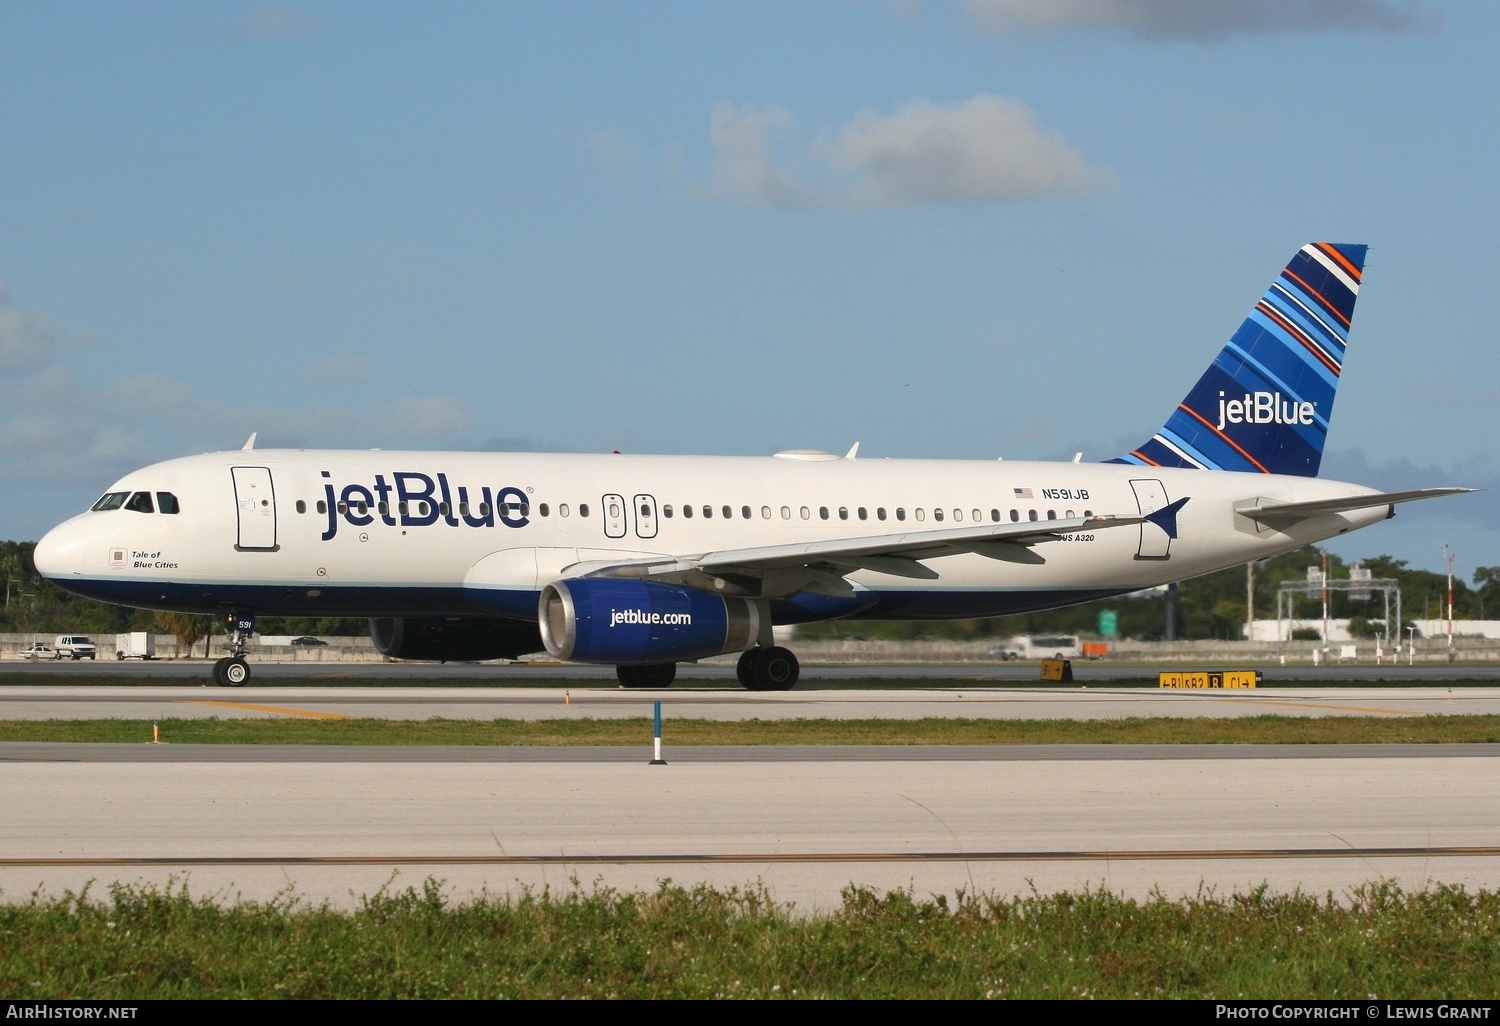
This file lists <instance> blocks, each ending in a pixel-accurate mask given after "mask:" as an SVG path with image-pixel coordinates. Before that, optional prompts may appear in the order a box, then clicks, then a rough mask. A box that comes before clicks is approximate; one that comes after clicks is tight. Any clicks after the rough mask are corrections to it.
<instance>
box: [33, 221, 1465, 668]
mask: <svg viewBox="0 0 1500 1026" xmlns="http://www.w3.org/2000/svg"><path fill="white" fill-rule="evenodd" d="M1366 249H1367V247H1365V246H1362V245H1347V244H1331V243H1326V242H1319V243H1310V244H1308V245H1306V246H1303V247H1302V248H1301V249H1299V250H1298V251H1297V253H1296V254H1295V255H1294V256H1293V257H1292V259H1291V260H1290V262H1288V263H1287V265H1286V267H1285V268H1284V269H1283V270H1282V271H1281V273H1280V274H1279V275H1278V276H1277V277H1276V279H1275V281H1273V282H1272V284H1271V286H1270V288H1269V289H1268V290H1267V291H1266V292H1265V294H1264V295H1263V296H1262V297H1261V299H1260V301H1259V302H1257V303H1256V304H1255V306H1254V308H1253V309H1252V310H1251V312H1250V314H1249V315H1248V316H1247V317H1246V318H1245V320H1244V322H1243V323H1242V324H1241V325H1240V327H1239V330H1238V331H1236V332H1235V334H1234V335H1233V336H1232V337H1231V338H1230V340H1229V341H1228V343H1227V344H1225V346H1224V347H1223V349H1222V350H1221V351H1220V352H1219V354H1218V356H1217V357H1216V358H1215V359H1214V361H1213V363H1212V364H1211V365H1210V366H1209V368H1208V370H1207V371H1206V372H1205V373H1204V374H1203V376H1202V377H1201V378H1200V379H1199V381H1198V383H1197V384H1196V385H1195V386H1194V387H1193V389H1192V390H1191V391H1190V392H1189V393H1188V394H1187V397H1186V398H1185V399H1184V400H1183V401H1182V402H1181V403H1179V404H1178V406H1177V407H1176V408H1175V409H1174V410H1173V411H1172V413H1171V415H1170V416H1169V417H1168V418H1167V421H1166V423H1165V424H1164V425H1163V426H1162V428H1161V430H1159V431H1158V432H1156V434H1154V435H1152V436H1151V437H1150V438H1149V439H1147V440H1146V441H1145V442H1144V443H1143V444H1141V445H1140V446H1138V447H1137V448H1135V449H1132V450H1131V451H1130V452H1128V453H1125V454H1124V455H1121V456H1118V457H1115V458H1113V459H1110V460H1106V461H1104V462H1102V463H1090V464H1085V463H1083V462H1082V461H1081V458H1079V457H1075V459H1074V461H1073V462H1071V463H1068V462H1063V463H1055V462H1022V461H1007V460H982V461H981V460H915V459H867V458H860V457H859V456H858V448H859V446H858V444H856V445H855V446H854V447H853V448H851V449H850V450H849V451H848V452H847V453H845V454H844V455H843V456H838V455H836V454H833V453H828V452H822V451H815V450H791V451H786V452H778V453H776V454H775V455H773V456H767V457H726V456H649V455H640V456H637V455H619V454H608V455H592V454H577V453H573V454H539V453H488V452H398V451H390V452H387V451H379V450H369V451H342V450H339V451H333V450H302V449H265V450H257V449H255V448H254V444H255V436H254V435H251V436H250V439H249V440H248V441H247V442H246V443H245V446H244V447H243V448H242V449H240V450H231V451H227V452H214V453H206V454H203V455H199V456H188V457H184V458H180V459H173V460H168V461H166V462H163V463H157V464H154V465H152V466H148V467H146V468H144V469H142V470H137V471H135V472H133V473H130V474H127V475H125V476H124V477H122V478H121V479H120V480H118V481H116V482H115V483H114V484H112V485H110V486H109V488H108V489H107V490H106V491H105V492H104V494H103V495H102V496H101V497H100V498H99V500H98V501H97V502H95V503H94V504H93V506H92V507H91V508H90V509H89V510H88V511H86V512H84V513H82V514H80V515H78V516H75V517H73V518H72V519H70V520H68V521H66V522H64V523H63V524H61V525H59V526H58V527H56V528H54V529H53V530H52V531H50V532H49V533H48V534H47V535H46V536H45V537H43V538H42V540H41V541H40V542H39V543H38V544H37V546H36V550H35V557H34V558H35V562H36V567H37V570H38V572H40V573H41V574H42V575H43V576H45V577H46V578H48V579H49V580H51V581H52V582H53V583H55V584H57V585H58V586H59V587H62V588H64V589H66V590H68V591H70V592H73V593H75V594H78V595H83V596H86V597H88V598H92V599H99V600H103V601H105V602H112V603H118V604H122V605H128V606H136V607H143V608H147V609H157V610H170V611H177V612H187V613H214V614H220V615H223V616H225V617H226V620H227V621H228V623H229V624H230V626H231V630H230V633H229V639H228V640H229V655H227V656H225V657H224V658H222V659H220V660H218V662H217V663H216V664H215V666H214V676H215V679H216V680H217V681H218V683H220V684H221V685H225V686H239V685H243V684H244V683H245V682H246V681H247V680H248V679H249V677H250V668H249V665H248V663H247V662H246V660H245V651H246V647H247V642H248V640H249V638H250V637H251V634H252V632H253V630H254V625H255V617H256V616H318V617H323V616H360V617H368V618H369V619H370V631H371V636H372V638H373V640H374V642H375V646H376V648H377V649H378V650H379V651H380V652H381V653H382V654H384V655H386V656H390V657H394V658H398V659H409V660H437V661H475V660H486V659H500V658H516V657H519V656H521V655H524V654H527V653H534V652H539V651H542V650H545V651H546V652H547V653H549V654H550V655H551V656H552V657H553V658H556V659H559V660H562V661H565V662H578V663H593V664H605V665H608V664H613V665H614V666H615V667H616V675H617V677H618V679H619V681H620V683H621V684H623V685H625V686H627V687H665V686H667V685H669V684H670V683H671V682H672V680H673V678H674V677H675V675H676V671H677V664H678V663H679V662H683V661H692V660H698V659H704V658H708V657H712V656H717V655H723V654H732V653H735V652H740V653H742V654H741V656H740V658H739V662H738V665H737V676H738V678H739V681H740V683H741V684H743V685H744V686H745V687H746V688H748V689H751V690H761V691H766V690H784V689H789V688H791V687H793V686H794V685H795V684H796V682H797V679H798V675H799V666H798V662H797V658H796V656H795V654H793V653H792V652H791V651H789V650H788V649H786V648H785V647H782V646H779V645H777V644H775V641H774V638H773V636H772V627H773V626H776V625H783V624H801V623H809V622H814V621H821V620H829V619H846V618H847V619H901V620H912V619H960V618H961V619H969V618H975V617H987V616H999V615H1003V614H1007V613H1019V612H1026V611H1031V610H1039V609H1047V608H1052V607H1057V606H1065V605H1070V604H1073V603H1078V602H1085V601H1089V600H1093V599H1099V598H1105V597H1109V596H1113V595H1120V594H1125V593H1129V592H1134V591H1139V590H1142V589H1145V588H1151V587H1155V586H1159V585H1162V584H1167V583H1170V582H1173V581H1180V580H1184V579H1186V578H1190V577H1196V576H1199V575H1202V574H1206V573H1210V572H1212V571H1215V570H1222V569H1225V568H1227V567H1232V566H1236V565H1239V564H1242V563H1245V562H1248V561H1250V560H1256V559H1264V558H1266V557H1269V556H1274V555H1277V554H1278V553H1282V552H1287V551H1289V550H1292V549H1296V548H1300V547H1302V546H1305V545H1309V544H1312V543H1315V542H1318V541H1322V540H1323V539H1326V538H1332V537H1335V536H1337V535H1342V534H1346V533H1347V532H1349V531H1353V530H1356V529H1358V528H1361V527H1366V526H1368V525H1370V524H1374V523H1376V522H1377V521H1380V520H1384V519H1386V518H1388V517H1390V516H1393V515H1394V513H1395V506H1396V505H1397V504H1398V503H1403V502H1409V501H1413V500H1418V499H1426V498H1431V497H1435V496H1442V495H1452V494H1456V493H1460V492H1467V491H1473V490H1474V489H1468V488H1454V487H1442V488H1424V489H1418V490H1414V491H1400V492H1384V493H1382V492H1378V491H1376V490H1374V489H1371V488H1367V487H1363V486H1360V485H1355V484H1346V483H1342V482H1338V481H1327V480H1321V479H1319V478H1318V477H1317V473H1318V468H1319V464H1320V462H1321V459H1322V453H1323V447H1324V440H1325V438H1326V437H1327V432H1328V426H1329V419H1330V415H1331V414H1332V412H1333V400H1334V394H1335V391H1336V389H1337V386H1338V382H1339V375H1340V372H1341V369H1342V366H1343V362H1344V355H1345V347H1346V345H1347V342H1348V332H1349V326H1350V320H1351V317H1352V315H1353V312H1354V303H1355V299H1356V297H1357V296H1358V293H1359V287H1360V281H1361V277H1362V274H1363V268H1364V262H1365V253H1366Z"/></svg>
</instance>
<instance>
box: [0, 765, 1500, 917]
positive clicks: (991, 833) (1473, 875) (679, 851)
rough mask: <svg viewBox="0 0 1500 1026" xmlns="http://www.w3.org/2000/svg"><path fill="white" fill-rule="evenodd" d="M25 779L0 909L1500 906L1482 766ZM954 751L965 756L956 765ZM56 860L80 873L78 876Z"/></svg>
mask: <svg viewBox="0 0 1500 1026" xmlns="http://www.w3.org/2000/svg"><path fill="white" fill-rule="evenodd" d="M107 747H109V746H105V747H104V748H100V749H97V750H95V751H94V753H93V758H91V759H90V760H89V761H57V760H51V761H44V760H39V759H28V758H26V757H25V755H24V753H17V752H16V751H15V750H14V747H13V746H6V748H5V751H4V752H3V757H4V764H3V765H4V768H3V773H4V778H5V786H4V788H3V797H0V812H3V816H4V822H5V823H6V829H5V842H4V845H3V850H4V858H3V860H0V896H3V898H5V899H6V900H21V899H24V898H25V897H26V896H27V895H29V894H30V893H32V892H33V891H34V890H36V889H37V888H42V889H45V890H46V891H48V892H51V893H60V892H61V891H62V890H63V889H73V890H77V889H79V888H81V887H83V886H85V885H86V884H88V883H89V882H90V881H92V882H93V887H94V888H95V890H96V891H102V890H103V888H104V885H106V884H108V883H109V882H111V881H116V880H120V881H126V882H151V883H156V884H158V885H165V884H166V883H167V882H168V881H176V882H177V883H179V884H181V883H184V882H185V883H186V884H187V885H188V886H189V888H190V889H191V891H192V892H193V893H197V894H210V893H212V894H217V895H220V896H222V897H226V898H228V897H233V896H236V895H240V896H244V897H251V898H257V899H268V898H270V897H272V896H274V895H277V894H285V893H295V894H297V895H299V896H301V897H303V898H306V899H309V900H314V901H321V900H325V899H326V900H329V901H331V902H334V903H336V904H340V905H349V904H352V903H354V902H355V901H357V899H358V896H359V895H362V894H369V893H373V892H374V891H376V890H377V889H379V888H380V887H382V886H396V887H402V886H405V885H408V884H410V885H419V884H420V883H421V882H422V881H423V880H424V879H425V878H427V877H428V876H432V877H434V878H437V879H440V880H442V881H444V887H445V888H446V889H447V890H448V891H449V892H450V893H452V894H453V895H455V896H467V895H473V894H477V893H480V892H483V891H488V892H490V893H502V892H503V893H516V892H517V891H518V890H519V889H521V888H526V887H530V888H540V887H544V886H545V887H550V888H552V889H554V890H557V889H567V888H570V887H573V886H579V887H583V888H585V889H587V888H590V887H593V886H596V885H600V884H602V885H608V886H612V887H620V888H651V887H653V886H655V885H656V883H657V882H658V881H660V880H663V879H671V880H673V881H676V882H678V883H682V884H693V883H697V882H705V883H711V884H714V885H717V886H729V885H752V886H764V887H765V888H766V889H767V890H768V892H769V893H770V894H771V895H773V896H774V897H775V898H776V899H778V900H781V901H789V902H794V903H795V904H796V906H797V907H798V908H801V909H804V910H807V909H812V908H828V907H830V906H832V905H834V904H836V903H837V902H838V900H839V895H840V891H841V890H842V889H843V888H844V887H846V886H848V885H850V884H863V885H869V886H873V887H876V888H879V889H882V890H884V889H889V888H894V887H909V888H911V889H913V890H914V891H915V892H917V893H918V894H922V895H925V894H930V893H952V892H953V891H954V890H956V889H958V888H963V889H966V890H970V891H973V890H984V891H994V892H1001V893H1029V892H1030V891H1031V890H1033V889H1036V890H1038V891H1043V892H1048V891H1053V890H1060V889H1068V890H1079V889H1082V888H1085V887H1096V888H1097V887H1108V888H1111V889H1114V890H1117V891H1120V892H1123V893H1126V894H1129V895H1133V896H1137V897H1144V896H1146V895H1148V894H1149V893H1151V892H1152V891H1153V890H1156V889H1160V890H1161V891H1162V892H1163V893H1165V894H1168V895H1171V896H1178V895H1184V894H1193V893H1197V892H1199V890H1200V889H1201V888H1210V889H1213V890H1215V891H1217V892H1219V893H1227V892H1229V891H1232V890H1235V889H1241V890H1243V889H1248V888H1251V887H1254V886H1257V885H1259V884H1261V883H1267V884H1269V885H1270V886H1271V887H1273V888H1274V889H1277V890H1282V891H1290V890H1293V889H1296V888H1301V889H1302V890H1304V891H1313V892H1318V893H1322V892H1324V891H1332V892H1334V893H1335V894H1344V893H1347V890H1348V889H1349V888H1351V887H1355V886H1357V885H1359V884H1360V883H1363V882H1366V881H1372V880H1377V879H1392V880H1395V881H1397V882H1399V883H1400V884H1401V885H1402V886H1403V887H1406V888H1410V889H1416V888H1421V887H1424V886H1428V885H1430V884H1433V883H1436V882H1439V881H1441V882H1446V883H1453V884H1463V885H1464V886H1467V887H1470V888H1474V887H1489V888H1494V887H1497V886H1500V816H1497V813H1500V793H1497V792H1500V787H1497V777H1496V769H1497V768H1500V763H1497V762H1496V757H1495V756H1494V755H1492V754H1489V753H1488V751H1487V750H1485V754H1483V755H1474V754H1470V753H1463V754H1451V753H1450V754H1447V755H1446V756H1430V755H1421V754H1413V753H1412V752H1411V751H1410V750H1404V749H1403V750H1401V751H1400V752H1399V753H1396V754H1392V755H1383V754H1381V753H1380V752H1379V751H1375V752H1358V753H1348V754H1344V755H1340V754H1338V753H1332V754H1329V753H1319V755H1318V757H1314V758H1307V757H1299V756H1296V755H1290V754H1286V753H1282V754H1281V755H1280V756H1279V757H1267V756H1266V755H1265V753H1260V757H1256V758H1242V757H1239V754H1238V752H1237V751H1235V750H1229V749H1219V750H1217V751H1216V752H1213V753H1191V752H1190V753H1181V754H1182V757H1178V758H1171V759H1163V758H1151V759H1142V758H1134V757H1131V755H1132V753H1128V752H1127V753H1123V756H1122V755H1121V754H1120V753H1117V754H1116V757H1114V758H1090V759H1079V758H1054V757H1049V756H1048V755H1047V753H1044V752H1039V753H1036V754H1035V757H1032V758H1023V759H1007V760H994V759H953V758H950V757H932V758H923V759H915V760H913V759H901V760H899V761H898V760H893V759H889V758H885V757H884V753H875V754H868V753H867V755H866V757H865V758H863V759H808V758H806V757H803V758H797V759H782V758H779V757H778V756H777V753H775V752H766V751H754V750H752V751H750V752H749V754H748V755H745V754H743V753H742V757H740V758H724V757H720V758H717V759H715V758H707V759H703V760H701V761H700V760H696V759H692V758H687V757H686V755H685V753H683V754H684V757H683V758H680V759H674V758H673V753H672V752H671V750H670V749H669V750H668V762H669V765H667V766H648V765H646V760H645V758H644V757H643V756H644V755H645V752H644V749H643V750H642V751H640V752H637V753H635V754H636V758H635V759H634V760H632V761H624V762H622V761H617V760H611V761H582V762H578V761H571V762H568V761H557V760H542V759H537V760H520V761H516V760H513V759H507V760H505V761H496V762H474V761H467V762H462V763H458V762H439V761H430V760H423V761H401V762H392V761H373V760H369V759H367V758H363V757H361V755H360V753H359V751H358V750H353V751H350V750H340V751H338V752H334V753H327V752H324V753H321V755H320V757H319V759H318V760H317V761H312V760H310V759H307V760H302V759H298V758H297V757H296V755H295V753H292V754H290V755H285V756H283V757H282V758H280V759H275V760H258V761H246V760H244V759H233V760H230V761H215V760H214V759H213V758H212V753H209V752H206V751H205V752H203V753H201V755H202V757H201V758H199V759H196V760H193V761H186V762H184V761H181V753H180V752H174V753H173V758H172V759H171V760H170V761H168V760H165V759H163V760H160V761H145V762H141V761H117V760H113V759H111V758H109V753H108V751H106V750H105V748H107ZM950 754H951V753H950ZM60 860H61V861H60Z"/></svg>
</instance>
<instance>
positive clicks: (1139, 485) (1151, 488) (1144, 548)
mask: <svg viewBox="0 0 1500 1026" xmlns="http://www.w3.org/2000/svg"><path fill="white" fill-rule="evenodd" d="M1130 487H1131V489H1132V490H1133V491H1134V492H1135V503H1136V505H1137V506H1138V507H1139V508H1140V511H1141V516H1147V515H1149V514H1151V513H1155V512H1156V511H1157V510H1159V509H1163V508H1164V507H1166V505H1167V490H1166V488H1164V487H1163V486H1162V483H1161V482H1160V481H1151V480H1140V481H1132V482H1130ZM1171 549H1172V539H1171V538H1169V537H1167V532H1166V531H1164V530H1162V528H1161V525H1159V524H1152V523H1149V522H1148V523H1144V524H1142V525H1141V543H1140V546H1139V547H1138V548H1137V549H1136V551H1135V558H1136V559H1171V558H1172V551H1171Z"/></svg>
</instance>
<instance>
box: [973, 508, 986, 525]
mask: <svg viewBox="0 0 1500 1026" xmlns="http://www.w3.org/2000/svg"><path fill="white" fill-rule="evenodd" d="M983 519H984V514H983V513H982V512H980V511H979V510H977V509H976V510H975V511H974V523H976V524H977V523H979V522H980V521H981V520H983Z"/></svg>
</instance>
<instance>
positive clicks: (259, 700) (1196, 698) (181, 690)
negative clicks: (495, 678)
mask: <svg viewBox="0 0 1500 1026" xmlns="http://www.w3.org/2000/svg"><path fill="white" fill-rule="evenodd" d="M656 700H659V701H660V702H661V703H662V715H663V716H664V717H666V718H667V719H668V721H670V719H671V718H673V717H677V718H705V719H718V720H749V719H773V720H774V719H800V718H820V719H821V718H831V719H866V718H874V719H918V718H921V717H927V716H934V717H965V718H992V717H998V718H1005V719H1117V718H1120V717H1125V716H1177V717H1194V718H1196V717H1236V716H1260V715H1285V716H1381V717H1402V716H1426V715H1460V714H1477V713H1500V687H1488V686H1484V687H1479V686H1471V687H1456V688H1452V689H1449V688H1447V687H1436V688H1434V687H1393V686H1385V687H1363V688H1360V687H1339V688H1258V689H1255V690H1251V691H1173V690H1162V689H1159V688H1150V687H1147V688H1140V687H1137V688H1122V687H1113V688H1089V687H1086V686H1084V685H1079V684H1075V685H1071V686H1069V685H1062V686H1046V687H1044V686H1040V685H1035V684H1029V685H1025V686H1005V685H997V684H993V683H990V682H985V681H974V682H968V683H966V684H962V683H955V682H952V681H945V682H942V683H941V684H938V683H935V684H933V685H932V686H929V687H919V688H913V687H899V686H892V687H888V688H886V687H877V688H854V687H816V686H807V687H799V688H797V689H796V690H795V691H786V692H770V693H757V692H749V691H745V690H743V689H741V688H739V687H738V686H732V685H730V684H729V683H728V682H722V683H714V682H704V683H702V684H700V685H698V686H691V685H686V686H676V687H673V688H670V689H666V690H662V691H637V690H628V691H627V690H625V689H622V688H618V687H612V686H610V685H609V682H607V681H599V682H598V684H597V685H595V686H587V687H577V688H571V687H570V688H561V687H550V688H549V687H522V688H503V687H493V688H492V687H461V688H460V687H454V688H444V687H404V688H403V687H350V686H344V687H327V686H320V687H297V688H289V687H267V686H257V687H245V688H220V687H211V686H209V685H207V684H206V683H203V684H198V685H193V684H186V683H185V684H182V685H178V686H172V687H160V686H150V687H146V686H136V687H123V686H122V687H109V686H96V687H85V686H62V685H53V686H26V685H7V686H0V720H44V719H93V718H111V719H135V720H140V721H141V722H142V724H143V729H146V728H147V727H148V726H149V724H150V722H151V721H152V720H158V719H169V718H185V719H201V718H208V717H221V718H230V717H273V718H274V717H293V718H295V717H302V718H313V719H318V718H331V717H345V716H352V717H378V718H383V719H415V720H422V719H427V718H429V717H434V716H436V717H445V718H457V719H496V718H505V719H525V720H543V719H580V718H595V719H605V718H608V719H619V718H631V719H644V718H646V717H649V716H650V715H651V703H652V702H653V701H656ZM145 739H146V738H145V737H144V736H143V740H145Z"/></svg>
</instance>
